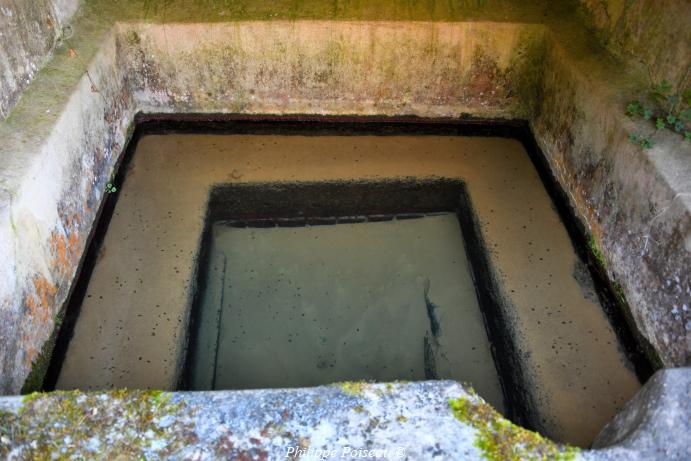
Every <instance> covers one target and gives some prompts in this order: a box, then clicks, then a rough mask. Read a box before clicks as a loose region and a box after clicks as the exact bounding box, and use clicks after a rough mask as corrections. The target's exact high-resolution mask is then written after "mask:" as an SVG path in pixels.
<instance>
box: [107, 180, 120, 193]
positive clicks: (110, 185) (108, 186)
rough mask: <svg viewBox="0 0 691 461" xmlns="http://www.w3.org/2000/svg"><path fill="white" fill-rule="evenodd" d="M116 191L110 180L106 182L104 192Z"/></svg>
mask: <svg viewBox="0 0 691 461" xmlns="http://www.w3.org/2000/svg"><path fill="white" fill-rule="evenodd" d="M117 191H118V188H117V187H115V186H114V185H113V183H112V182H109V183H108V184H106V192H107V193H109V194H112V193H114V192H117Z"/></svg>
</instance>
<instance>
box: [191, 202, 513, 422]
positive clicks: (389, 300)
mask: <svg viewBox="0 0 691 461" xmlns="http://www.w3.org/2000/svg"><path fill="white" fill-rule="evenodd" d="M198 315H199V319H200V324H201V325H200V331H199V339H198V340H199V344H200V346H201V347H199V348H198V349H197V351H196V355H195V356H194V358H193V360H192V363H193V364H194V365H193V366H194V375H193V388H194V389H256V388H270V387H299V386H314V385H320V384H328V383H333V382H339V381H349V380H375V381H393V380H422V379H437V378H442V379H446V378H448V379H456V380H458V381H467V382H472V383H473V385H474V386H475V388H476V389H477V390H478V392H479V393H480V395H482V396H483V397H484V398H485V399H487V400H488V401H490V402H491V403H492V404H493V405H495V406H496V407H497V408H499V409H502V408H503V399H502V394H501V389H500V386H499V381H498V377H497V372H496V369H495V367H494V362H493V361H492V357H491V354H490V348H489V341H488V339H487V335H486V333H485V327H484V324H483V319H482V314H481V312H480V309H479V305H478V301H477V298H476V294H475V288H474V285H473V282H472V278H471V274H470V266H469V264H468V260H467V258H466V253H465V248H464V243H463V239H462V237H461V231H460V227H459V224H458V220H457V218H456V216H455V214H449V213H447V214H441V215H435V216H426V217H424V218H419V219H406V220H392V221H385V222H367V223H350V224H335V225H324V226H307V227H274V228H236V227H232V226H227V225H225V224H223V223H218V224H215V225H214V226H213V230H212V239H211V255H210V258H209V270H208V272H207V282H206V289H205V292H204V295H203V298H202V304H201V311H200V312H199V313H198Z"/></svg>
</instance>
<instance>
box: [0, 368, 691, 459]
mask: <svg viewBox="0 0 691 461" xmlns="http://www.w3.org/2000/svg"><path fill="white" fill-rule="evenodd" d="M690 386H691V370H690V369H676V370H665V371H660V372H658V373H657V375H656V376H655V378H653V379H652V380H651V381H650V383H649V384H648V385H646V387H645V388H644V389H643V390H641V392H640V393H639V394H638V396H637V397H636V398H635V399H634V400H633V401H632V402H631V403H629V404H628V406H627V407H626V409H625V410H624V411H622V413H621V414H620V415H619V416H617V418H615V420H614V421H613V422H612V423H610V425H609V426H608V427H607V428H606V429H605V430H604V431H603V433H602V434H601V435H600V438H599V439H598V448H597V449H596V450H578V449H574V448H570V447H567V446H563V445H557V444H554V443H553V442H551V441H549V440H546V439H543V438H542V437H541V436H539V435H538V434H535V433H532V432H529V431H526V430H525V429H521V428H518V427H517V426H514V425H512V424H511V423H510V422H508V421H506V420H505V419H503V418H502V417H501V416H499V415H498V414H496V413H495V412H494V410H493V409H491V407H489V405H487V404H486V403H484V401H482V399H481V398H480V397H478V396H477V395H476V394H475V393H474V392H473V391H472V390H471V389H470V388H466V387H464V386H462V385H460V384H458V383H455V382H452V381H434V382H432V381H427V382H417V383H388V384H387V383H381V384H367V383H341V384H335V385H332V386H323V387H315V388H305V389H272V390H252V391H216V392H173V393H161V392H159V391H126V390H123V391H109V392H94V393H80V392H57V393H48V394H32V395H30V396H28V397H24V398H21V397H3V398H0V423H1V424H0V428H1V429H0V431H2V432H0V454H2V455H4V456H6V457H7V458H8V459H25V458H27V457H28V458H32V459H41V456H48V457H50V455H58V456H59V457H63V458H69V459H75V458H87V459H88V458H95V457H98V458H104V459H105V458H111V457H114V456H126V457H128V458H130V459H139V458H141V457H144V458H146V459H158V458H162V457H165V458H167V459H197V460H204V459H228V458H232V459H261V460H269V459H271V460H272V459H285V458H286V455H289V451H288V450H289V449H291V448H292V450H293V451H292V453H294V456H293V457H294V458H298V457H300V458H301V459H319V458H318V454H319V453H320V451H319V450H329V452H328V453H330V455H329V456H328V457H327V458H325V459H353V457H352V451H354V450H373V454H375V455H378V456H376V457H375V459H390V460H395V459H415V460H432V459H447V460H476V459H477V460H481V459H490V460H497V461H498V460H502V459H508V458H507V457H508V456H518V457H519V458H520V459H526V460H530V459H535V460H537V459H562V460H568V459H588V460H593V461H595V460H615V459H623V458H624V457H626V459H630V460H638V459H641V460H643V459H660V456H661V455H664V458H665V459H669V460H682V459H687V458H688V456H689V454H690V452H689V448H688V446H687V437H688V433H689V430H690V429H691V424H690V423H689V419H688V414H689V408H688V405H689V402H688V399H687V398H685V397H686V396H687V394H688V392H689V389H690ZM607 444H611V445H610V446H605V445H607ZM296 450H305V451H303V452H302V453H303V454H302V456H298V453H296ZM348 450H352V451H351V452H349V451H348ZM321 453H325V452H323V451H322V452H321ZM344 453H346V455H344ZM400 453H404V454H405V458H401V457H399V454H400ZM331 454H332V455H331ZM366 454H367V452H365V456H366ZM311 455H316V456H317V457H313V456H311ZM288 457H290V456H288ZM370 459H371V458H370Z"/></svg>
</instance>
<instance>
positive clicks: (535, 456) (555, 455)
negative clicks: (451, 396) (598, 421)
mask: <svg viewBox="0 0 691 461" xmlns="http://www.w3.org/2000/svg"><path fill="white" fill-rule="evenodd" d="M449 406H450V407H451V411H452V412H453V415H454V416H455V417H456V419H458V420H459V421H461V422H463V423H466V424H469V425H471V426H472V427H474V428H475V429H476V430H477V431H478V436H477V439H476V440H475V446H476V447H478V448H479V449H480V451H481V452H482V455H483V457H485V458H486V459H488V460H491V461H507V460H511V461H514V460H516V461H519V460H520V461H523V460H525V461H531V460H560V461H567V460H571V459H574V457H575V456H576V453H578V451H579V450H578V448H575V447H571V446H568V445H558V444H556V443H554V442H552V441H550V440H547V439H545V438H543V437H542V436H541V435H540V434H538V433H536V432H532V431H529V430H527V429H524V428H522V427H520V426H517V425H515V424H513V423H512V422H510V421H508V420H506V419H504V417H502V416H501V415H500V414H499V413H498V412H497V411H496V410H495V409H494V408H492V406H490V405H488V404H487V403H485V402H483V401H482V400H480V399H479V398H477V397H475V396H473V397H471V398H465V397H461V398H459V399H457V400H450V401H449Z"/></svg>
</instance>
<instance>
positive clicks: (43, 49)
mask: <svg viewBox="0 0 691 461" xmlns="http://www.w3.org/2000/svg"><path fill="white" fill-rule="evenodd" d="M78 5H79V0H31V1H27V0H0V120H2V119H4V118H5V117H7V115H8V114H9V113H10V111H11V110H12V108H13V107H14V105H15V103H16V102H17V99H18V98H19V96H20V95H21V92H22V91H23V90H24V89H25V88H26V87H27V86H28V85H29V83H31V80H32V79H33V78H34V75H36V73H37V72H38V70H39V69H40V68H41V67H43V64H44V63H45V62H46V60H47V59H49V58H50V52H51V50H52V48H53V45H54V44H55V42H56V40H58V39H59V38H60V37H62V35H63V32H64V31H65V26H66V25H67V23H68V21H69V20H70V18H71V17H72V15H73V14H74V13H75V11H76V10H77V7H78ZM68 32H69V31H68Z"/></svg>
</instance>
